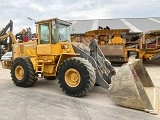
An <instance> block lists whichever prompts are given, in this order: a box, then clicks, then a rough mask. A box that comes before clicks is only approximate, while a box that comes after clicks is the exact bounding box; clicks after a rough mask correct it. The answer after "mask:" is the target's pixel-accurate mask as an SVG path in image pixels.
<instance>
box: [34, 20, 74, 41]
mask: <svg viewBox="0 0 160 120" xmlns="http://www.w3.org/2000/svg"><path fill="white" fill-rule="evenodd" d="M36 25H37V33H39V34H38V40H39V41H38V44H55V43H57V42H65V41H70V25H71V23H69V22H66V21H63V20H60V19H57V18H53V19H49V20H43V21H39V22H36Z"/></svg>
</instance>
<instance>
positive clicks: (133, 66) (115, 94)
mask: <svg viewBox="0 0 160 120" xmlns="http://www.w3.org/2000/svg"><path fill="white" fill-rule="evenodd" d="M109 92H110V95H111V98H112V99H113V101H114V102H115V103H117V104H118V105H122V106H125V107H129V108H134V109H139V110H144V111H146V112H149V113H152V114H158V107H159V106H158V90H157V89H156V88H155V86H154V84H153V82H152V80H151V78H150V76H149V75H148V72H147V71H146V69H145V67H144V66H143V64H142V62H141V61H140V60H137V59H136V60H135V61H134V62H129V63H126V64H124V65H123V66H122V67H121V68H120V69H119V71H118V72H117V74H116V75H114V76H113V77H112V81H111V85H110V87H109Z"/></svg>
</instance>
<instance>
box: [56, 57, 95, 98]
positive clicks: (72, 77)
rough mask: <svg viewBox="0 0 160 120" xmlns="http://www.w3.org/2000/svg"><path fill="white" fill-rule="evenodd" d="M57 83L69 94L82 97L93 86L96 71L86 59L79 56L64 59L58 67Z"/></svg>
mask: <svg viewBox="0 0 160 120" xmlns="http://www.w3.org/2000/svg"><path fill="white" fill-rule="evenodd" d="M57 74H58V76H57V78H58V83H59V84H60V88H62V91H63V92H65V93H66V94H67V95H69V96H74V97H82V96H84V95H86V93H87V92H88V91H89V90H91V89H92V88H93V87H94V84H95V81H96V73H95V70H94V68H93V66H92V64H91V63H89V61H88V60H85V59H84V58H80V57H74V58H69V59H67V60H65V61H64V62H63V63H62V64H61V65H60V66H59V68H58V72H57Z"/></svg>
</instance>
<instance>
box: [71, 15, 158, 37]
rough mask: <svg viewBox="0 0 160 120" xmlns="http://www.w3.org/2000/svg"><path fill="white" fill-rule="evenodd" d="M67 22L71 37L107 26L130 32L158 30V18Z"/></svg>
mask: <svg viewBox="0 0 160 120" xmlns="http://www.w3.org/2000/svg"><path fill="white" fill-rule="evenodd" d="M69 22H71V23H72V31H71V34H72V35H81V34H84V33H85V32H87V31H90V30H97V29H98V27H99V26H101V27H106V26H108V27H109V28H110V29H130V32H147V31H149V30H160V17H150V18H119V19H93V20H69Z"/></svg>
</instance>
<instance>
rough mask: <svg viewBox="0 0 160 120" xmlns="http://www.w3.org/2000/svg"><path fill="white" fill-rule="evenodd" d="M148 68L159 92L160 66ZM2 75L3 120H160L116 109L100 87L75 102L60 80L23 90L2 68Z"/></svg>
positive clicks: (0, 105) (0, 102) (0, 108)
mask: <svg viewBox="0 0 160 120" xmlns="http://www.w3.org/2000/svg"><path fill="white" fill-rule="evenodd" d="M145 66H146V68H147V71H148V72H149V74H150V76H151V78H152V80H153V82H154V84H155V86H156V87H157V88H158V89H159V90H160V77H159V74H160V66H157V65H151V64H146V65H145ZM115 68H116V70H118V69H119V67H115ZM0 75H1V76H0V95H1V97H0V120H130V119H132V120H160V114H158V115H151V114H148V113H145V112H143V111H138V110H134V109H129V108H124V107H121V106H118V105H116V104H115V103H114V102H113V101H112V100H111V98H110V97H109V93H108V91H107V90H105V89H103V88H101V87H99V86H95V87H94V88H93V90H92V91H90V92H89V93H88V94H87V96H85V97H82V98H74V97H69V96H67V95H65V94H64V93H63V92H62V91H61V89H60V88H59V85H58V83H57V80H53V81H47V80H45V79H39V80H38V81H37V83H36V84H35V85H34V86H33V87H29V88H20V87H17V86H15V85H14V84H13V83H12V81H11V77H10V70H6V69H2V68H1V66H0ZM159 100H160V99H159ZM159 102H160V101H159Z"/></svg>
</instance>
